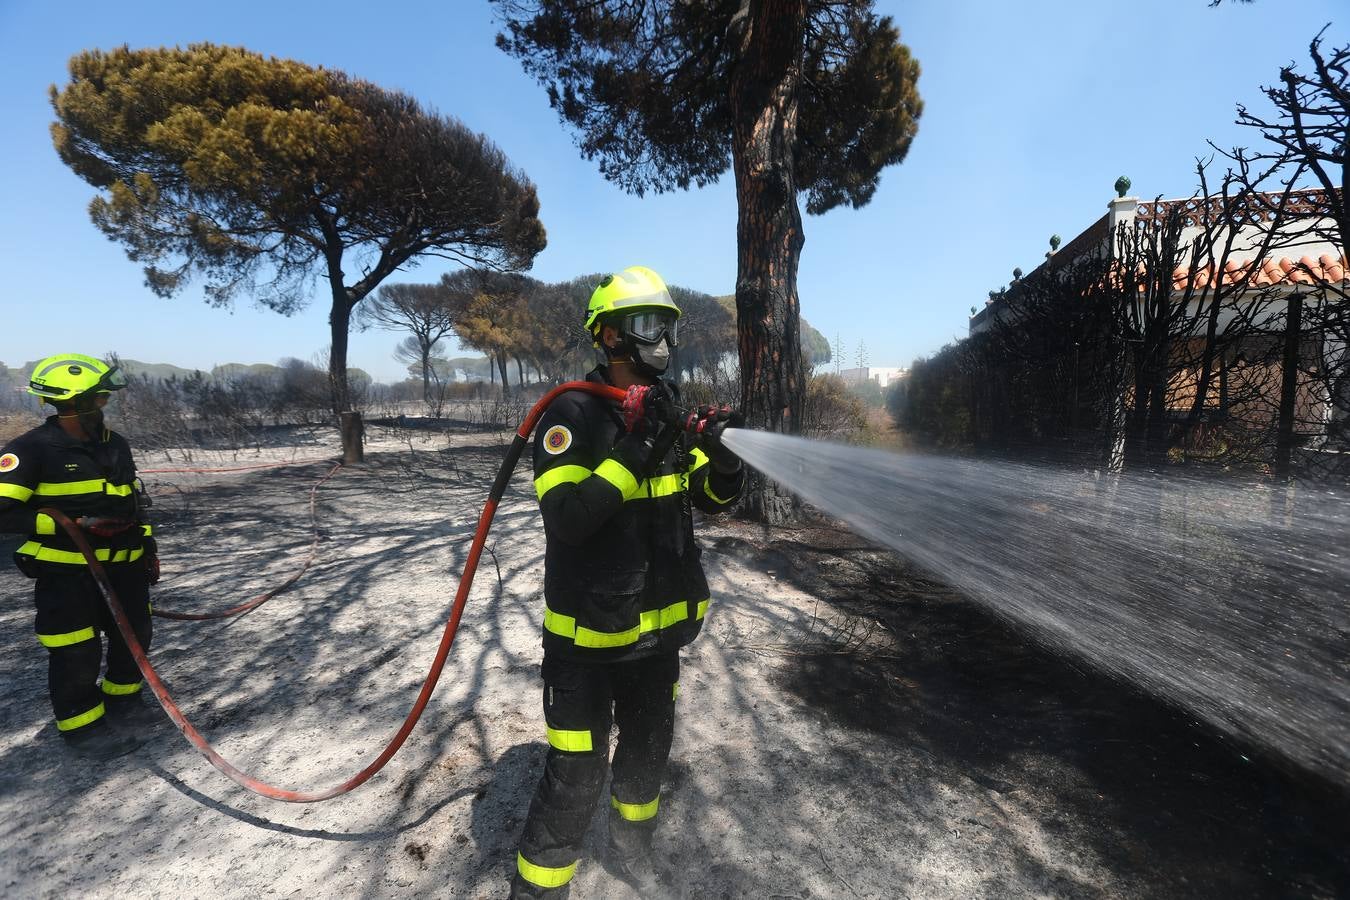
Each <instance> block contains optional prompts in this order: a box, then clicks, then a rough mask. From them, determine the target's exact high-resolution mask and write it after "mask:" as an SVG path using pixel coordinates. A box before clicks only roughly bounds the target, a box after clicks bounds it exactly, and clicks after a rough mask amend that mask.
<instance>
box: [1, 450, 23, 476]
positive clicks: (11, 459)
mask: <svg viewBox="0 0 1350 900" xmlns="http://www.w3.org/2000/svg"><path fill="white" fill-rule="evenodd" d="M18 467H19V458H18V457H17V456H15V455H14V454H13V453H6V454H5V455H4V456H0V472H8V471H10V470H11V469H17V468H18Z"/></svg>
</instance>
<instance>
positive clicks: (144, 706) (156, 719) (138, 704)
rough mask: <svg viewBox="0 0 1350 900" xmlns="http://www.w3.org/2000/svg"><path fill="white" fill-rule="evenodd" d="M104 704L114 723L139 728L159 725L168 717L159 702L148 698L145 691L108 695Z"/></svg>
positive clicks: (124, 726)
mask: <svg viewBox="0 0 1350 900" xmlns="http://www.w3.org/2000/svg"><path fill="white" fill-rule="evenodd" d="M103 705H104V706H105V707H106V708H107V710H108V718H109V719H111V720H112V722H113V724H114V725H117V726H120V727H123V728H130V729H133V730H139V729H143V728H152V727H154V726H155V725H159V724H161V723H163V722H164V721H165V719H166V718H167V717H166V716H165V715H164V711H163V710H161V709H160V708H159V704H158V703H156V702H155V701H154V700H153V699H147V698H146V696H145V691H144V690H140V691H137V692H136V693H134V694H124V695H121V696H111V697H106V698H104V700H103Z"/></svg>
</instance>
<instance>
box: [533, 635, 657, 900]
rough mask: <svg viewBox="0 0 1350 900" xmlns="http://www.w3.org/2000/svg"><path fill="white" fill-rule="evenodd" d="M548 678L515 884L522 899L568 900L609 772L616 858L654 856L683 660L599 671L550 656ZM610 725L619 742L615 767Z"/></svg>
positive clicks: (606, 667)
mask: <svg viewBox="0 0 1350 900" xmlns="http://www.w3.org/2000/svg"><path fill="white" fill-rule="evenodd" d="M542 675H543V679H544V721H545V724H546V725H547V726H548V743H549V750H548V756H547V758H546V759H545V761H544V775H543V777H542V778H541V779H540V781H539V786H538V788H536V789H535V793H534V799H533V800H531V801H530V811H529V815H528V816H527V818H526V820H525V830H524V832H523V833H522V835H521V839H520V852H519V854H518V855H517V858H516V874H515V877H514V878H513V879H512V882H511V896H512V897H517V898H544V897H548V898H555V897H562V896H566V893H567V890H568V882H570V881H571V879H572V875H573V873H575V871H576V868H577V863H578V861H579V860H580V858H581V845H582V838H583V837H584V835H585V833H586V829H587V828H588V827H589V825H590V822H591V816H592V815H593V814H594V811H595V804H596V802H597V801H598V800H599V798H600V791H601V789H602V788H603V787H604V783H605V774H606V771H607V770H609V769H612V771H613V779H612V782H611V787H610V803H609V834H610V847H611V849H612V850H613V852H615V853H617V854H618V855H619V856H621V857H623V858H632V857H636V856H641V855H643V854H647V853H650V852H651V845H652V834H653V832H654V831H655V829H656V814H657V806H658V801H659V799H660V795H661V779H662V776H663V775H664V774H665V768H666V759H667V757H669V755H670V742H671V737H672V735H673V734H674V729H675V696H676V693H677V691H678V685H679V677H680V656H679V652H678V651H670V652H668V653H664V654H661V655H659V656H652V657H647V658H644V659H638V660H633V661H631V662H620V663H599V664H596V663H577V662H573V661H570V660H563V659H556V658H553V657H550V656H548V655H547V654H545V656H544V664H543V670H542ZM613 725H617V726H618V730H619V735H618V740H617V741H616V743H615V748H614V758H613V762H612V764H611V762H610V758H609V733H610V728H611V726H613Z"/></svg>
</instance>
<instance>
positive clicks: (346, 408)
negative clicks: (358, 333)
mask: <svg viewBox="0 0 1350 900" xmlns="http://www.w3.org/2000/svg"><path fill="white" fill-rule="evenodd" d="M329 283H330V285H331V287H332V292H333V306H332V309H331V310H330V311H329V313H328V328H329V332H330V335H331V338H332V346H331V347H330V348H329V351H328V383H329V385H330V386H331V388H332V396H333V414H334V415H335V416H337V417H338V419H339V433H340V434H341V435H342V459H343V461H344V462H346V461H350V462H359V461H360V460H361V456H362V447H361V435H362V432H361V429H359V428H342V427H341V419H342V415H343V413H348V412H351V407H352V398H351V391H350V390H349V388H348V386H347V335H348V330H349V327H350V325H351V317H352V304H351V301H350V300H349V299H348V294H347V289H346V288H345V287H343V285H342V271H341V268H340V267H339V268H338V269H337V271H334V267H333V265H332V263H331V262H330V265H329Z"/></svg>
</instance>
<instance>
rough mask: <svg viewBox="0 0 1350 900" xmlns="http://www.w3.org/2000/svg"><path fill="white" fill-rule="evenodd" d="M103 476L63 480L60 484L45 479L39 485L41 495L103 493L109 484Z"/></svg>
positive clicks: (38, 490) (62, 495)
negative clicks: (84, 479)
mask: <svg viewBox="0 0 1350 900" xmlns="http://www.w3.org/2000/svg"><path fill="white" fill-rule="evenodd" d="M107 483H108V482H107V480H106V479H103V478H91V479H89V480H88V481H63V482H61V483H60V484H55V483H53V482H49V481H44V482H42V483H41V484H39V485H38V486H37V494H38V496H39V497H64V496H66V495H68V494H101V493H103V486H104V485H105V484H107Z"/></svg>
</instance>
